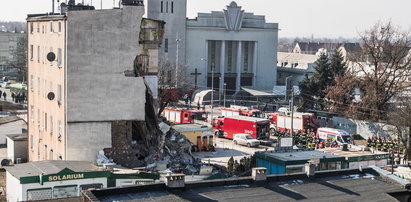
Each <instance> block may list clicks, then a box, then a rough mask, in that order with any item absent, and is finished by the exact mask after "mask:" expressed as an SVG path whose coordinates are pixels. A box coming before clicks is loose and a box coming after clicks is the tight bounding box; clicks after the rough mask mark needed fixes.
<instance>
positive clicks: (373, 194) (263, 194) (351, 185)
mask: <svg viewBox="0 0 411 202" xmlns="http://www.w3.org/2000/svg"><path fill="white" fill-rule="evenodd" d="M281 177H282V176H280V178H281ZM227 180H229V179H227ZM232 180H235V179H232ZM237 182H238V183H237V184H234V183H231V182H228V181H224V179H223V180H210V181H208V182H207V181H202V182H194V183H191V182H187V183H186V188H185V189H183V190H175V191H168V190H167V189H166V188H165V186H161V185H160V184H158V185H155V186H152V185H151V186H149V185H145V186H139V187H137V186H135V187H133V188H132V187H130V188H114V189H111V190H108V189H106V190H104V189H103V190H92V191H87V192H89V193H92V194H93V195H94V196H95V197H96V199H98V200H99V201H102V202H108V201H233V202H234V201H273V200H275V201H295V200H306V201H333V200H334V201H384V202H385V201H397V200H396V199H395V198H394V197H392V196H390V195H389V194H387V193H391V192H401V191H406V190H405V189H404V188H401V187H400V186H399V185H398V184H393V183H387V182H386V181H384V180H383V178H381V177H379V176H374V175H372V174H351V175H341V176H335V177H324V178H321V177H319V178H314V179H302V178H297V176H296V177H295V178H294V179H288V180H287V181H277V182H269V183H267V184H265V185H262V186H256V185H255V184H253V183H252V182H251V181H248V182H245V180H244V179H243V178H238V180H237ZM191 184H192V185H191ZM126 189H128V190H126ZM85 194H87V193H85Z"/></svg>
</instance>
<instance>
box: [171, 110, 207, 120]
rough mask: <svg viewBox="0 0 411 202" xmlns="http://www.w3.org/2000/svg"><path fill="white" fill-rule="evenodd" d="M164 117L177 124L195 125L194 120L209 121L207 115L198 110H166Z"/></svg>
mask: <svg viewBox="0 0 411 202" xmlns="http://www.w3.org/2000/svg"><path fill="white" fill-rule="evenodd" d="M163 116H164V117H165V118H166V119H167V121H170V122H172V123H175V124H180V123H194V120H199V121H207V113H206V112H205V111H202V110H197V109H175V108H165V109H164V111H163Z"/></svg>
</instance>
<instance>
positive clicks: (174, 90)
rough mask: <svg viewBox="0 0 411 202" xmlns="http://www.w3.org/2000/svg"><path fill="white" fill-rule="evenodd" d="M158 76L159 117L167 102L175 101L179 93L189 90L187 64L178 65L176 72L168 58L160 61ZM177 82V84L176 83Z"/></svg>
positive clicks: (179, 96)
mask: <svg viewBox="0 0 411 202" xmlns="http://www.w3.org/2000/svg"><path fill="white" fill-rule="evenodd" d="M158 77H159V81H158V82H159V84H158V85H159V92H158V103H159V111H158V114H157V116H158V117H160V116H161V113H162V112H163V111H164V109H165V108H166V107H167V106H168V105H169V104H172V103H177V102H178V100H179V99H180V98H181V95H182V94H183V93H186V92H188V91H189V89H190V87H191V85H190V83H189V82H190V80H189V77H188V76H187V65H180V66H179V68H178V72H177V73H176V68H175V66H174V65H172V64H171V63H170V62H169V61H168V60H161V61H160V68H159V70H158ZM177 81H178V82H177ZM177 83H178V86H177V85H176V84H177Z"/></svg>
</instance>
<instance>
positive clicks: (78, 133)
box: [66, 122, 111, 163]
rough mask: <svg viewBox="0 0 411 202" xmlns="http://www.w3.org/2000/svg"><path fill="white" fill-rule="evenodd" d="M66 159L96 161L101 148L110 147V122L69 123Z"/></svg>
mask: <svg viewBox="0 0 411 202" xmlns="http://www.w3.org/2000/svg"><path fill="white" fill-rule="evenodd" d="M67 133H68V134H70V135H68V136H67V159H66V160H76V161H89V162H94V163H95V162H96V158H97V154H98V152H99V151H100V150H103V148H107V147H111V122H89V123H69V124H68V127H67Z"/></svg>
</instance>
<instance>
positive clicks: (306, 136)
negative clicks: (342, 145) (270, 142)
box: [276, 130, 338, 149]
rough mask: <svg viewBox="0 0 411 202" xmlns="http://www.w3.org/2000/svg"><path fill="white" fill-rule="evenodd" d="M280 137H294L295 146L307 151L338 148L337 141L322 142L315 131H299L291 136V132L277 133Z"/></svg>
mask: <svg viewBox="0 0 411 202" xmlns="http://www.w3.org/2000/svg"><path fill="white" fill-rule="evenodd" d="M276 135H277V136H278V137H291V136H292V137H293V140H294V145H297V146H298V147H300V148H307V149H320V148H324V147H337V146H338V144H337V142H336V141H332V140H329V141H321V140H320V138H319V137H317V135H316V134H315V132H314V130H307V131H306V132H304V131H297V132H295V133H293V134H292V135H291V133H290V132H289V131H284V132H277V133H276Z"/></svg>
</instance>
